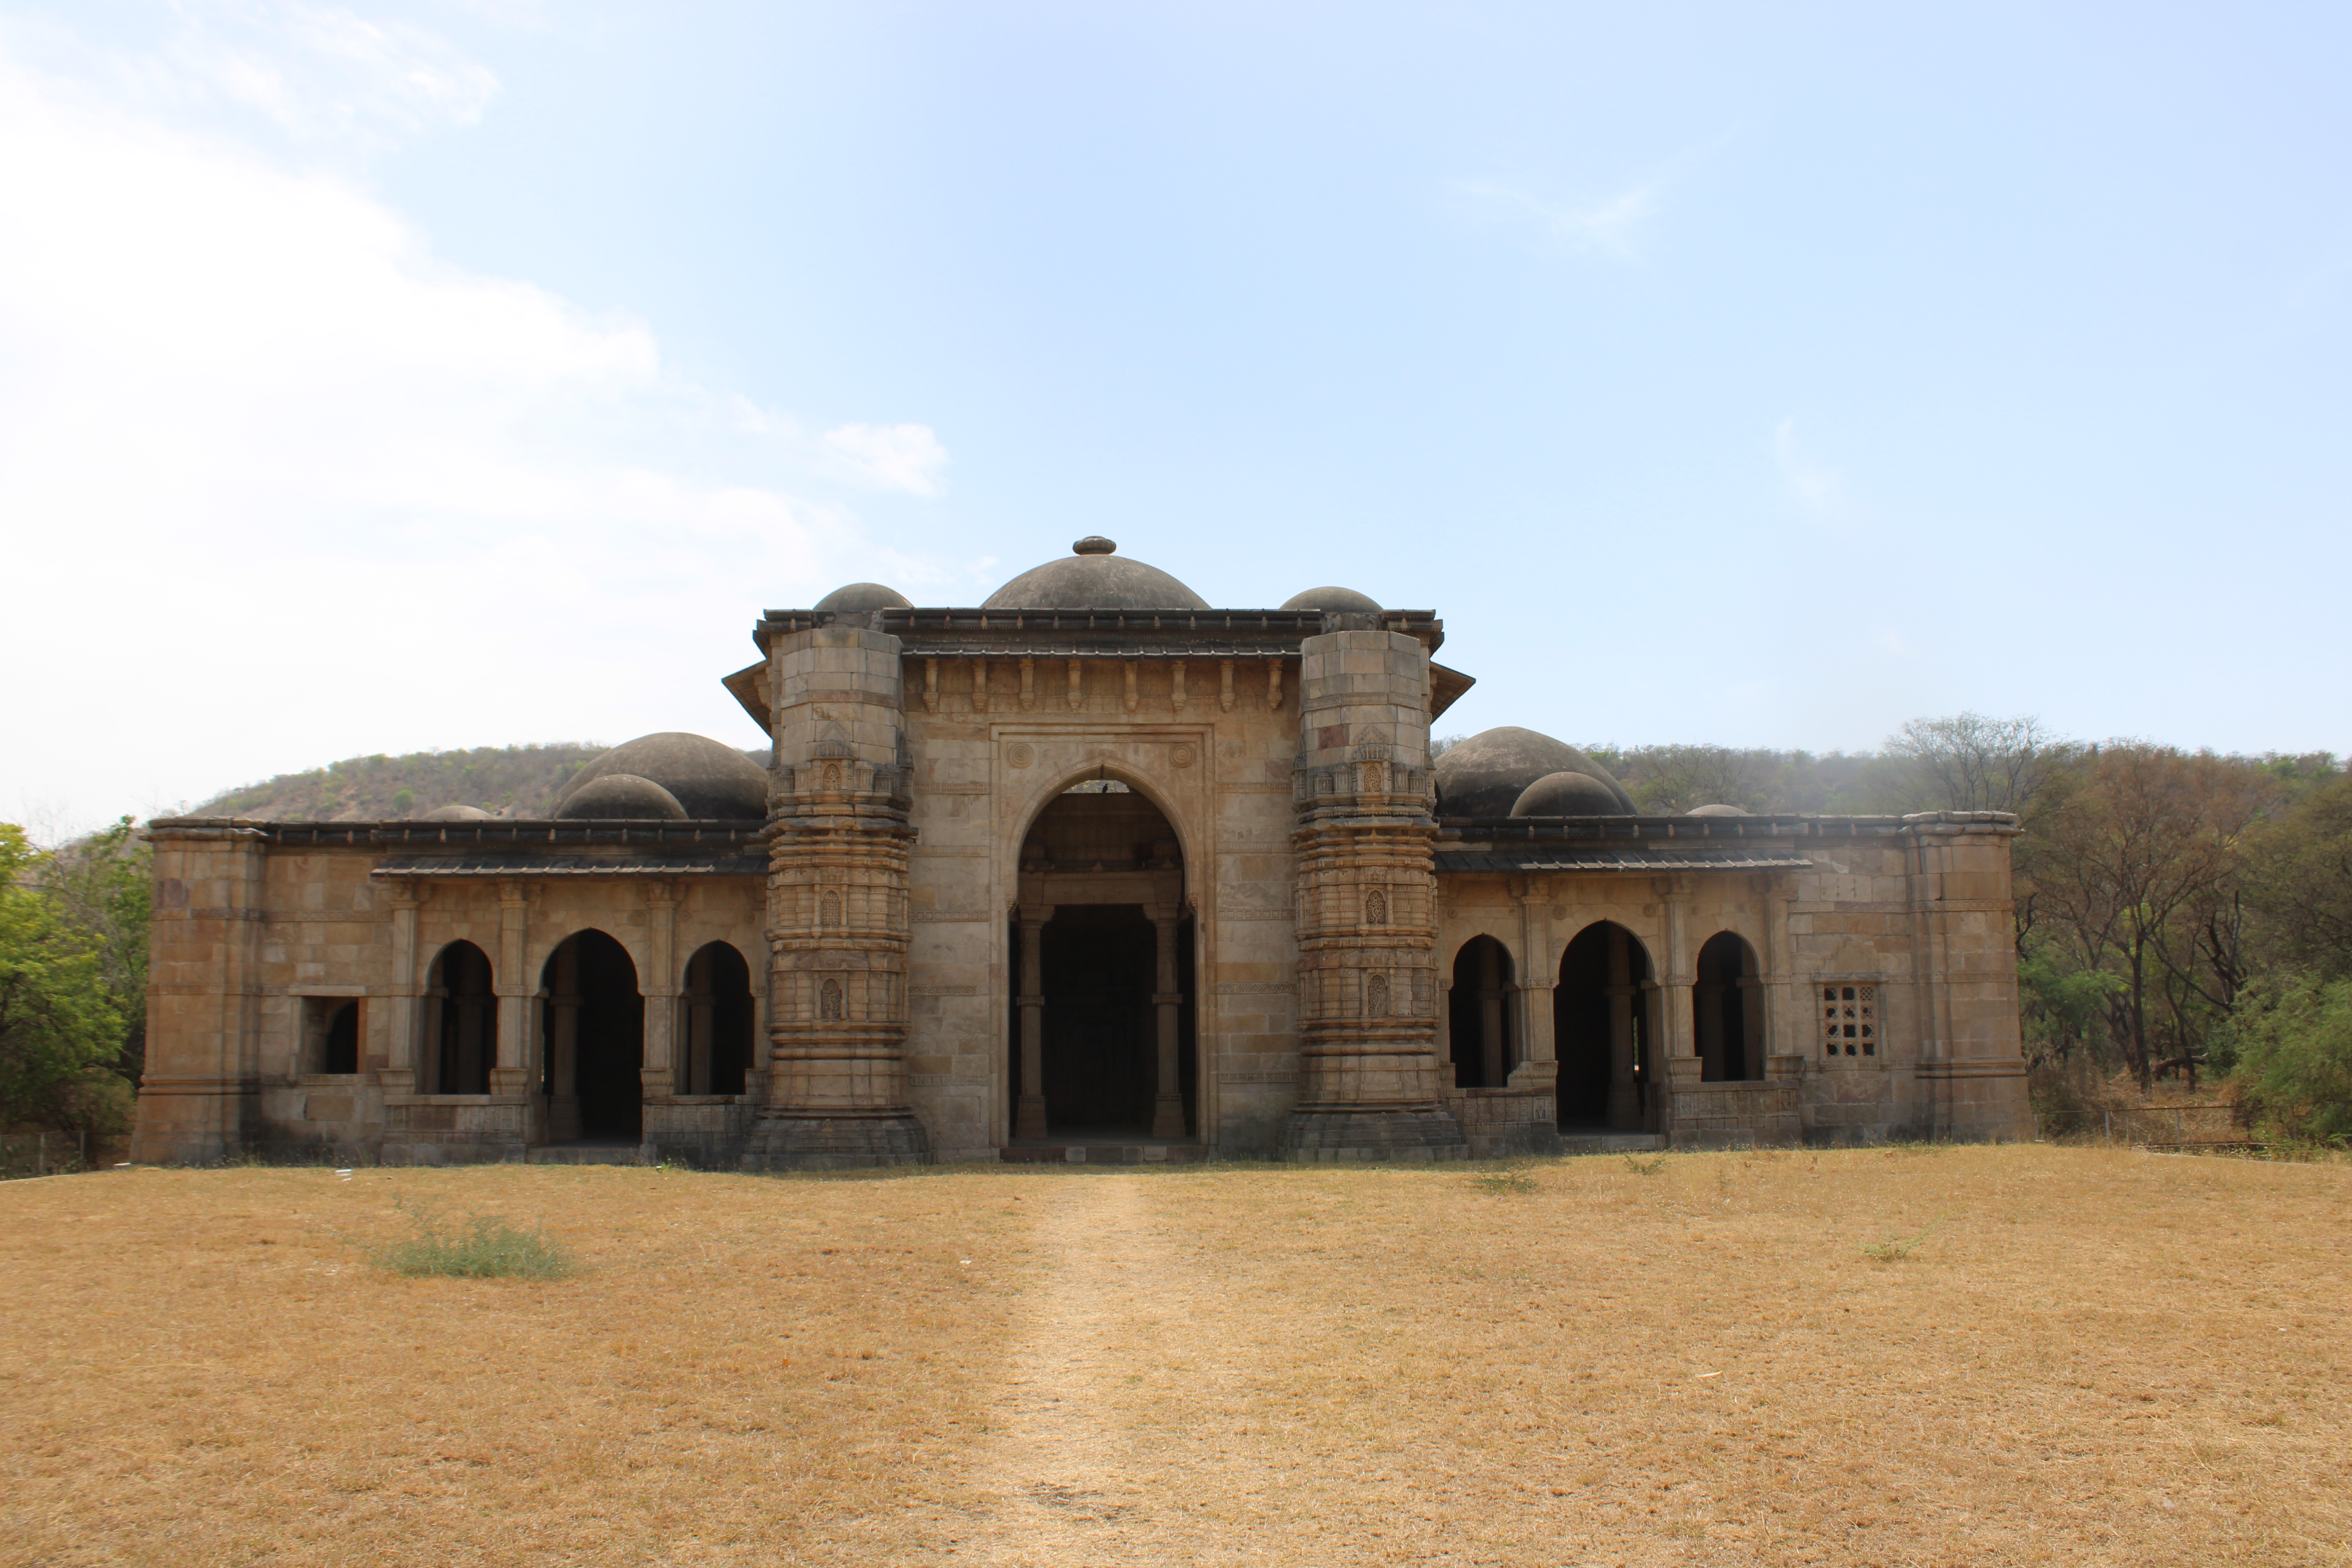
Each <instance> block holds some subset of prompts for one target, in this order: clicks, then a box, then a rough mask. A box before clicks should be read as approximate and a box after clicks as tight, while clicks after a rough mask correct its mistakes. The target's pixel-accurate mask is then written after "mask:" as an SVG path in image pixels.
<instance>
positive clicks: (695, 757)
mask: <svg viewBox="0 0 2352 1568" xmlns="http://www.w3.org/2000/svg"><path fill="white" fill-rule="evenodd" d="M613 773H629V774H633V775H635V777H637V778H640V779H646V780H649V781H651V782H652V783H654V784H659V785H660V786H661V787H662V788H663V789H664V790H665V791H667V793H668V794H669V795H670V797H671V798H672V800H673V801H674V802H675V803H676V804H677V805H678V807H679V808H680V809H681V810H682V811H683V812H684V813H685V815H686V816H689V817H693V818H696V819H698V820H702V821H713V820H749V821H757V820H759V819H761V818H763V817H765V816H767V815H768V773H767V770H766V769H764V768H762V767H761V766H760V764H759V763H755V762H753V761H752V760H751V758H749V757H747V756H745V755H744V754H743V753H742V752H739V751H737V750H736V749H735V748H734V747H732V746H729V745H724V744H722V743H720V742H717V741H714V740H712V739H710V738H709V736H708V735H688V734H685V733H682V732H681V731H676V730H670V731H664V732H662V733H660V734H657V735H640V736H638V737H637V738H636V739H635V740H634V741H631V742H628V743H627V744H625V745H619V746H615V747H614V748H613V749H612V750H611V751H609V752H605V753H604V755H603V756H601V757H598V758H597V759H596V760H595V761H594V762H593V763H589V764H588V765H587V766H586V767H584V768H583V769H581V770H580V771H579V772H578V773H575V774H573V775H572V783H571V784H569V785H568V786H567V787H566V788H565V790H564V793H563V795H562V797H561V798H560V799H559V800H558V801H557V803H556V807H555V815H556V816H578V815H579V813H576V812H574V811H572V809H571V805H572V800H573V799H574V798H575V797H576V796H577V795H579V794H580V792H582V791H583V790H584V789H586V788H587V787H588V786H589V785H590V784H593V783H595V782H596V781H597V780H598V779H601V778H604V777H606V776H608V775H610V774H613Z"/></svg>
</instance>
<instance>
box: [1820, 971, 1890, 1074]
mask: <svg viewBox="0 0 2352 1568" xmlns="http://www.w3.org/2000/svg"><path fill="white" fill-rule="evenodd" d="M1822 1031H1823V1033H1822V1055H1823V1056H1825V1057H1834V1056H1849V1057H1853V1056H1864V1057H1874V1056H1876V1055H1877V1054H1878V987H1877V986H1875V985H1824V986H1822ZM1855 1047H1861V1048H1860V1049H1859V1050H1857V1049H1855Z"/></svg>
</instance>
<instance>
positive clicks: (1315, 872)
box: [1282, 620, 1469, 1161]
mask: <svg viewBox="0 0 2352 1568" xmlns="http://www.w3.org/2000/svg"><path fill="white" fill-rule="evenodd" d="M1325 624H1326V625H1328V624H1330V623H1329V621H1328V620H1327V621H1326V623H1325ZM1299 653H1300V660H1299V681H1298V691H1299V742H1298V762H1297V771H1296V774H1295V778H1296V782H1297V790H1298V805H1299V826H1298V829H1297V832H1296V833H1295V834H1294V835H1293V836H1292V842H1293V844H1294V845H1295V846H1296V847H1297V864H1298V894H1299V897H1298V949H1299V953H1298V968H1299V976H1298V978H1299V986H1298V1000H1299V1015H1300V1017H1299V1029H1298V1051H1299V1058H1300V1068H1301V1080H1302V1081H1301V1085H1300V1094H1299V1099H1298V1102H1297V1105H1296V1106H1295V1107H1294V1108H1293V1109H1292V1110H1291V1113H1290V1118H1289V1121H1288V1122H1287V1123H1286V1125H1285V1127H1284V1129H1283V1136H1282V1153H1283V1157H1284V1158H1285V1159H1288V1160H1302V1161H1321V1160H1459V1159H1463V1158H1465V1157H1466V1156H1467V1154H1468V1153H1469V1145H1468V1142H1467V1141H1466V1140H1465V1138H1464V1137H1463V1134H1462V1128H1461V1126H1460V1124H1459V1123H1457V1122H1456V1121H1454V1118H1453V1116H1452V1115H1451V1114H1449V1113H1448V1112H1447V1111H1446V1110H1445V1109H1444V1106H1443V1104H1442V1103H1441V1102H1440V1101H1439V1099H1438V1062H1437V1054H1436V1034H1437V1005H1438V989H1437V970H1436V947H1437V876H1436V872H1435V869H1434V863H1433V857H1432V850H1431V846H1432V844H1433V840H1434V839H1435V837H1436V834H1437V826H1436V824H1435V822H1434V821H1433V819H1432V818H1431V816H1430V813H1429V802H1428V776H1429V685H1428V664H1429V655H1428V652H1427V650H1425V649H1424V648H1423V647H1422V645H1421V643H1420V642H1419V641H1418V640H1416V639H1415V638H1412V637H1404V636H1402V635H1399V634H1395V633H1390V632H1382V631H1376V630H1365V631H1335V632H1327V633H1325V634H1323V635H1322V636H1320V637H1308V638H1307V640H1306V642H1305V643H1303V644H1302V645H1301V647H1300V649H1299Z"/></svg>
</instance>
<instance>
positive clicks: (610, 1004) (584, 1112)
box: [540, 926, 646, 1142]
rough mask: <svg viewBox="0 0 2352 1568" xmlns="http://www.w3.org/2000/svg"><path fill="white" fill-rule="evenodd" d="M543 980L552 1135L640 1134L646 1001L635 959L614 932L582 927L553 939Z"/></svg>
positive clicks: (544, 1064) (544, 1083) (561, 1138)
mask: <svg viewBox="0 0 2352 1568" xmlns="http://www.w3.org/2000/svg"><path fill="white" fill-rule="evenodd" d="M540 984H541V994H542V995H543V996H544V997H545V998H546V1005H545V1006H544V1007H543V1008H542V1009H541V1058H540V1059H541V1071H542V1074H543V1076H542V1079H541V1084H540V1089H541V1092H542V1093H544V1094H546V1095H547V1097H548V1136H549V1137H550V1138H551V1139H552V1140H554V1141H557V1142H568V1141H570V1140H572V1139H575V1138H604V1139H625V1140H632V1141H634V1140H635V1139H637V1138H639V1137H641V1136H642V1135H643V1131H644V1127H645V1086H644V1080H643V1078H642V1073H643V1071H644V1068H645V1059H646V1003H645V997H644V996H643V995H642V994H640V992H639V990H638V987H637V962H636V960H635V957H633V956H632V955H631V954H630V952H629V950H628V949H627V948H626V947H625V946H624V945H623V944H622V943H621V942H620V941H619V940H618V939H617V938H615V937H614V936H613V935H612V934H611V933H609V932H607V931H599V930H597V929H596V928H595V927H593V926H587V927H583V929H581V930H579V931H573V932H572V934H571V935H569V936H567V937H565V938H564V939H563V940H562V942H558V943H556V944H555V948H554V951H552V952H550V953H549V954H548V955H547V963H546V964H545V965H544V966H543V967H542V968H541V971H540Z"/></svg>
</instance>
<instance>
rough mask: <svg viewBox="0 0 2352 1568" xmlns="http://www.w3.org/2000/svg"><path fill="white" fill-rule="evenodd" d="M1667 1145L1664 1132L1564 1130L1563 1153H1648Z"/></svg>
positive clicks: (1561, 1148)
mask: <svg viewBox="0 0 2352 1568" xmlns="http://www.w3.org/2000/svg"><path fill="white" fill-rule="evenodd" d="M1665 1146H1666V1139H1665V1135H1664V1133H1662V1132H1563V1133H1561V1134H1560V1135H1559V1152H1561V1153H1563V1154H1648V1153H1653V1152H1656V1151H1659V1150H1662V1149H1664V1147H1665Z"/></svg>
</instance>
